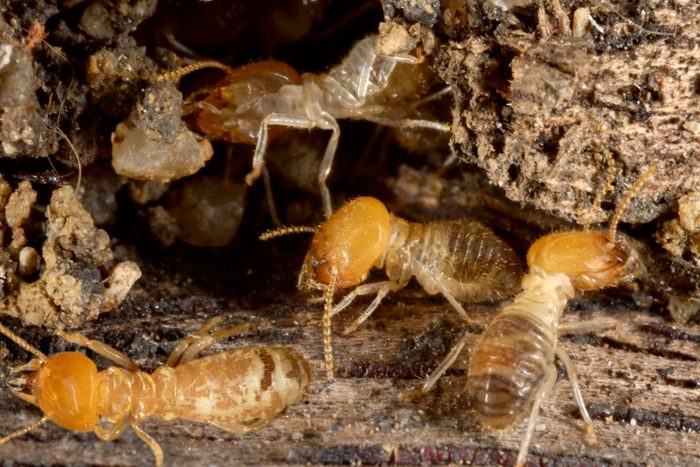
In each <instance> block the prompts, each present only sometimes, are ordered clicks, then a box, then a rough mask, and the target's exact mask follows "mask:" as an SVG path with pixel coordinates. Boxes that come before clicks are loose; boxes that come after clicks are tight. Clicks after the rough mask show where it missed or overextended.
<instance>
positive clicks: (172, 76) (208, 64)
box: [156, 60, 231, 83]
mask: <svg viewBox="0 0 700 467" xmlns="http://www.w3.org/2000/svg"><path fill="white" fill-rule="evenodd" d="M205 68H217V69H219V70H224V71H225V72H227V73H229V72H230V71H231V67H230V66H228V65H224V64H223V63H221V62H217V61H216V60H202V61H201V62H197V63H193V64H191V65H186V66H183V67H182V68H178V69H177V70H173V71H166V72H165V73H161V74H159V75H157V76H156V82H158V83H167V82H171V81H173V82H174V81H179V80H180V78H182V77H183V76H185V75H189V74H190V73H194V72H195V71H199V70H203V69H205Z"/></svg>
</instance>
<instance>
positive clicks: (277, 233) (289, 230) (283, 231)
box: [258, 225, 318, 241]
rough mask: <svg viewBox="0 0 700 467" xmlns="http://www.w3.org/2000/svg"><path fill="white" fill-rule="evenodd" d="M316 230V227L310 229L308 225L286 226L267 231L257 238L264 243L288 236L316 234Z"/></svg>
mask: <svg viewBox="0 0 700 467" xmlns="http://www.w3.org/2000/svg"><path fill="white" fill-rule="evenodd" d="M317 230H318V227H312V226H310V225H288V226H283V227H280V228H277V229H272V230H267V231H265V232H263V233H261V234H260V236H259V237H258V238H259V239H260V240H263V241H265V240H270V239H272V238H277V237H282V236H284V235H289V234H299V233H316V231H317Z"/></svg>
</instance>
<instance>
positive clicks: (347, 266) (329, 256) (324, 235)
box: [299, 196, 391, 288]
mask: <svg viewBox="0 0 700 467" xmlns="http://www.w3.org/2000/svg"><path fill="white" fill-rule="evenodd" d="M390 224H391V214H389V211H388V210H387V209H386V207H385V206H384V204H382V202H381V201H379V200H378V199H376V198H371V197H366V196H365V197H361V198H357V199H355V200H353V201H350V202H349V203H347V204H346V205H345V206H343V207H342V208H340V209H339V210H337V211H336V212H335V213H334V214H333V215H332V216H331V217H330V218H328V220H326V222H324V223H323V225H321V227H320V228H319V229H318V231H317V232H316V234H315V235H314V238H313V240H312V241H311V247H310V248H309V252H308V253H307V254H306V259H305V260H304V266H303V267H302V270H301V273H300V274H299V286H300V287H308V286H310V285H312V284H313V283H317V284H324V285H327V284H329V283H330V282H331V277H332V276H333V275H335V276H336V277H337V283H336V286H337V287H338V288H344V287H352V286H353V285H356V284H359V283H361V282H363V281H364V280H365V279H366V278H367V274H368V273H369V270H370V269H372V267H373V266H374V265H375V264H376V263H377V262H378V261H379V260H380V259H381V258H382V257H383V256H384V254H385V253H386V250H387V248H388V246H389V233H390Z"/></svg>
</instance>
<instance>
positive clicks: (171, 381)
mask: <svg viewBox="0 0 700 467" xmlns="http://www.w3.org/2000/svg"><path fill="white" fill-rule="evenodd" d="M220 321H221V319H220V318H214V319H212V320H210V321H209V322H208V323H206V324H205V325H204V326H202V327H201V328H200V329H199V330H198V331H196V332H195V333H193V334H192V335H190V336H188V337H186V338H185V339H183V340H182V341H180V343H178V345H177V346H176V347H175V348H174V349H173V351H172V353H171V354H170V356H169V357H168V360H167V363H166V365H165V366H163V367H161V368H158V369H157V370H156V371H155V372H153V373H152V374H148V373H145V372H143V371H140V370H139V369H138V367H137V366H136V365H135V364H134V363H133V362H132V361H131V360H130V359H129V357H127V356H126V355H124V354H123V353H121V352H119V351H118V350H116V349H114V348H112V347H110V346H108V345H106V344H104V343H102V342H99V341H95V340H91V339H88V338H86V337H85V336H83V335H81V334H67V333H65V332H63V331H56V334H57V335H58V336H60V337H62V338H63V339H65V340H66V341H68V342H71V343H73V344H77V345H80V346H83V347H86V348H88V349H90V350H92V351H94V352H95V353H97V354H98V355H101V356H102V357H105V358H107V359H109V360H111V361H112V362H114V363H116V364H117V365H119V367H117V366H112V367H109V368H107V369H105V370H102V371H98V369H97V367H96V366H95V363H93V361H92V360H90V359H89V358H88V357H86V356H85V355H83V354H82V353H79V352H60V353H57V354H54V355H52V356H50V357H49V356H47V355H45V354H44V353H42V352H41V351H40V350H38V349H36V348H35V347H33V346H32V345H30V344H29V343H28V342H26V341H25V340H24V339H22V338H21V337H19V336H17V335H16V334H15V333H13V332H12V331H10V330H9V329H8V328H6V327H5V326H3V325H1V324H0V333H2V334H4V335H5V336H6V337H8V338H9V339H10V340H12V341H13V342H14V343H15V344H17V345H18V346H19V347H21V348H22V349H24V350H26V351H28V352H31V353H32V354H34V355H35V356H36V358H34V359H32V360H31V361H30V362H28V363H26V364H24V365H20V366H17V367H15V368H12V370H11V373H12V374H17V375H18V376H17V377H16V378H15V379H13V380H12V381H11V382H10V387H11V391H12V393H13V394H14V395H15V396H17V397H19V398H20V399H23V400H25V401H27V402H29V403H31V404H33V405H35V406H37V407H39V409H41V411H42V412H43V413H44V416H43V417H42V418H41V419H40V420H38V421H37V422H35V423H33V424H31V425H29V426H27V427H24V428H22V429H20V430H17V431H16V432H14V433H12V434H10V435H7V436H5V437H3V438H1V439H0V444H2V443H5V442H7V441H9V440H11V439H13V438H16V437H17V436H21V435H23V434H25V433H27V432H29V431H30V430H32V429H34V428H36V427H38V426H40V425H42V424H43V423H45V422H46V421H52V422H54V423H55V424H57V425H59V426H61V427H63V428H66V429H68V430H76V431H94V432H95V434H96V435H97V436H98V437H99V438H100V439H103V440H106V441H111V440H114V439H115V438H117V437H118V436H119V435H120V434H121V433H122V432H123V431H124V430H125V429H126V428H128V427H131V429H132V430H134V432H135V433H136V434H137V435H138V436H139V438H141V439H142V440H143V441H144V442H145V443H146V444H147V445H148V446H149V447H150V448H151V450H152V451H153V454H154V455H155V459H156V465H158V466H161V465H162V464H163V450H162V449H161V447H160V445H159V444H158V442H157V441H156V440H155V439H153V438H152V437H151V436H150V435H148V434H147V433H146V432H145V431H143V429H141V427H140V424H141V423H142V422H143V421H144V420H145V419H146V418H148V417H158V418H161V419H163V420H173V419H175V418H181V419H185V420H191V421H195V422H201V423H209V424H212V425H215V426H217V427H219V428H221V429H223V430H226V431H229V432H231V433H235V434H243V433H247V432H249V431H251V430H255V429H258V428H260V427H262V426H263V425H265V424H266V423H268V422H270V421H271V420H272V419H274V418H275V417H276V416H277V415H279V414H280V412H282V411H283V410H284V409H285V408H286V407H287V406H288V405H291V404H294V403H295V402H297V401H298V400H299V399H301V397H302V396H303V394H304V390H305V389H306V387H307V386H308V384H309V382H310V380H311V370H310V368H309V365H308V363H307V362H306V360H305V359H304V357H302V356H301V355H300V354H299V353H297V352H296V351H294V350H291V349H288V348H284V347H243V348H238V349H233V350H229V351H226V352H221V353H217V354H213V355H208V356H205V357H201V358H197V356H198V355H199V353H200V352H201V351H202V350H204V349H206V348H207V347H209V346H210V345H212V344H213V343H215V342H216V341H218V340H221V339H224V338H226V337H229V336H233V335H236V334H240V333H242V332H244V331H246V330H249V329H251V328H252V327H254V325H253V324H250V323H246V324H242V325H238V326H233V327H230V328H226V329H222V330H219V331H216V332H214V333H210V332H209V331H210V330H211V329H212V328H213V327H214V326H216V325H217V324H218V323H219V322H220ZM195 383H196V384H195Z"/></svg>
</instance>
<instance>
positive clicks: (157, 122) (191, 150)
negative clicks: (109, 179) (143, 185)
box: [112, 85, 214, 182]
mask: <svg viewBox="0 0 700 467" xmlns="http://www.w3.org/2000/svg"><path fill="white" fill-rule="evenodd" d="M181 113H182V94H181V93H180V92H179V91H178V90H177V89H175V86H173V85H162V86H155V85H154V86H151V87H149V88H148V89H147V90H146V92H145V95H144V96H143V98H142V99H141V100H140V101H139V102H138V104H137V105H136V106H135V108H134V110H133V112H132V113H131V115H130V116H129V117H128V118H127V119H126V120H125V121H123V122H122V123H120V124H119V125H117V128H116V130H115V131H114V134H113V135H112V167H113V168H114V171H115V172H116V173H117V174H119V175H122V176H125V177H129V178H134V179H137V180H153V181H158V182H168V181H171V180H174V179H178V178H182V177H185V176H187V175H192V174H193V173H195V172H197V171H198V170H199V169H201V168H202V167H203V166H204V164H205V163H206V161H208V160H209V159H210V158H211V156H212V154H213V152H214V150H213V148H212V146H211V143H209V141H207V140H202V139H199V138H197V136H196V135H195V134H194V133H193V132H191V131H190V130H189V129H188V128H187V127H186V126H185V124H184V122H183V121H182V118H181V117H180V114H181Z"/></svg>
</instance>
